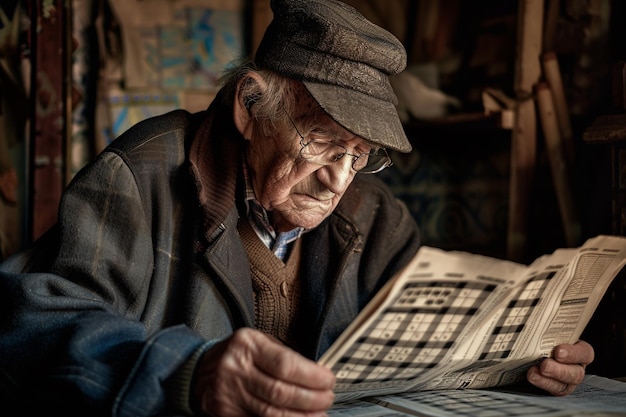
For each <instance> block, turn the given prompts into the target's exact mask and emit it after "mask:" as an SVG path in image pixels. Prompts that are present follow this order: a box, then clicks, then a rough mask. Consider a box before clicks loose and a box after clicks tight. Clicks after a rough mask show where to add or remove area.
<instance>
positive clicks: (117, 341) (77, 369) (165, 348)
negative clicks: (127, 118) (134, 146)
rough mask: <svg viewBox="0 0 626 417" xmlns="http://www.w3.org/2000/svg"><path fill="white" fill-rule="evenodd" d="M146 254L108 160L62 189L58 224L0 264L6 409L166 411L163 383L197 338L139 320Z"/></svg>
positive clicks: (146, 235) (126, 174)
mask: <svg viewBox="0 0 626 417" xmlns="http://www.w3.org/2000/svg"><path fill="white" fill-rule="evenodd" d="M153 257H154V248H153V245H152V231H151V224H150V216H149V215H147V213H146V205H145V203H144V202H142V201H141V199H140V198H139V191H138V189H137V185H136V183H135V180H134V176H133V173H132V172H131V170H130V169H129V168H128V167H127V166H126V164H125V163H124V161H123V160H122V159H121V158H119V157H118V156H115V155H112V154H108V155H105V157H103V158H100V159H99V160H98V161H97V162H96V163H94V164H93V165H92V166H90V167H88V168H87V169H85V170H84V172H83V173H81V174H80V175H79V176H77V178H75V181H74V182H73V183H72V184H71V185H70V186H69V188H68V190H67V191H66V193H65V194H64V197H63V201H62V203H61V207H60V210H59V222H58V224H57V225H56V226H55V227H54V228H53V229H52V230H51V231H50V232H49V233H48V234H47V235H46V236H44V237H43V238H42V239H41V240H40V241H39V242H37V243H36V244H35V245H34V246H33V247H32V248H30V249H29V250H26V251H24V252H23V253H20V254H17V255H15V256H14V257H13V258H11V259H9V260H8V261H6V262H5V263H4V264H3V265H2V266H1V267H0V394H1V396H2V398H1V399H2V401H3V408H4V407H5V404H7V401H9V402H10V401H21V402H20V403H19V406H18V409H22V410H23V411H24V413H26V412H27V411H28V408H35V410H34V413H35V414H36V415H48V416H52V415H64V416H73V415H81V416H85V415H89V416H99V415H113V416H133V417H138V416H148V415H157V414H160V415H162V414H164V413H166V412H167V411H168V407H169V404H168V401H169V400H168V398H167V394H166V389H165V388H164V387H165V385H166V384H165V381H167V380H168V378H170V377H171V376H172V375H173V374H175V372H176V370H177V369H178V368H179V367H180V366H181V365H182V364H183V363H185V361H186V360H187V359H188V358H189V357H190V356H191V355H192V354H193V353H194V352H195V351H196V350H197V349H198V348H199V347H200V346H201V345H202V344H203V343H204V342H205V341H204V340H203V339H202V338H201V337H200V336H199V335H197V334H196V333H194V332H193V331H192V330H190V329H189V328H188V327H185V326H182V325H179V326H171V327H167V326H166V327H161V326H160V325H155V324H154V323H155V322H158V321H159V320H161V319H158V318H156V319H155V318H154V317H147V316H148V315H149V314H148V313H147V311H148V310H146V307H145V306H146V303H147V300H148V299H149V293H150V291H155V288H154V285H155V284H154V282H153V281H154V280H155V277H154V276H153V263H154V260H153ZM157 288H158V289H160V288H161V287H157ZM150 312H151V313H150V315H154V314H153V311H152V310H150ZM146 320H152V322H151V323H152V324H151V325H150V326H147V325H146V324H145V322H146ZM22 400H23V401H22ZM36 407H43V408H40V409H37V408H36ZM31 411H33V410H31Z"/></svg>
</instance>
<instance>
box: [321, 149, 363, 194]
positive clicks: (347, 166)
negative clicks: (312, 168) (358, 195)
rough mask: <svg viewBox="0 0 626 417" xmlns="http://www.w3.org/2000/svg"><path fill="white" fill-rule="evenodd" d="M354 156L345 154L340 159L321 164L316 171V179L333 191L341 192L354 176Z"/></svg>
mask: <svg viewBox="0 0 626 417" xmlns="http://www.w3.org/2000/svg"><path fill="white" fill-rule="evenodd" d="M353 160H354V158H353V157H352V156H350V155H345V156H344V157H343V158H341V159H340V160H338V161H336V162H333V163H332V164H328V165H325V166H323V167H322V168H320V169H319V170H318V171H317V176H318V179H319V180H320V181H321V182H322V183H323V184H324V185H325V186H326V187H327V188H328V189H329V190H330V191H332V192H333V193H335V194H342V193H343V192H344V191H345V190H346V188H348V185H350V183H351V182H352V179H353V178H354V174H355V172H354V170H353V169H352V162H353Z"/></svg>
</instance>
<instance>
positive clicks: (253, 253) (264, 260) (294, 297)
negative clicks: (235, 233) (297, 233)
mask: <svg viewBox="0 0 626 417" xmlns="http://www.w3.org/2000/svg"><path fill="white" fill-rule="evenodd" d="M238 230H239V233H240V235H241V238H242V240H243V243H244V246H245V248H246V251H247V252H248V258H249V261H250V270H251V272H252V289H253V291H254V321H255V327H256V328H257V329H259V330H261V331H262V332H264V333H267V334H271V335H272V336H274V337H276V338H277V339H279V340H280V341H282V342H283V343H285V344H286V345H287V346H290V347H292V348H297V346H295V343H294V341H295V337H294V332H295V329H294V323H296V317H297V315H298V306H299V304H300V285H299V269H300V259H301V246H302V245H301V240H300V239H297V240H296V241H295V242H294V246H293V248H292V249H291V253H290V254H289V258H288V259H287V262H286V263H284V262H283V261H281V260H280V259H279V258H277V257H276V256H275V255H274V253H272V251H271V250H270V249H269V248H268V247H267V246H265V245H264V244H263V242H262V241H261V240H260V239H259V237H258V236H257V235H256V233H255V232H254V230H253V229H252V227H251V226H250V224H249V223H248V221H247V219H244V218H242V219H241V220H240V221H239V224H238Z"/></svg>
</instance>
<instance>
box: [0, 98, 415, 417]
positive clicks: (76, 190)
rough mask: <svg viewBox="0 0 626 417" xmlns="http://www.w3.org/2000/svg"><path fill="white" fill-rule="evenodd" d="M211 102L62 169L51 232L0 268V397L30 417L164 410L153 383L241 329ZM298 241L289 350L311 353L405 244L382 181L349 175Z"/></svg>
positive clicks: (246, 287) (402, 259) (224, 125)
mask: <svg viewBox="0 0 626 417" xmlns="http://www.w3.org/2000/svg"><path fill="white" fill-rule="evenodd" d="M219 103H220V99H219V96H218V98H217V99H216V100H215V101H214V104H212V105H211V107H210V108H209V110H208V111H206V112H201V113H198V114H194V115H191V114H189V113H187V112H185V111H174V112H172V113H169V114H167V115H164V116H161V117H156V118H152V119H149V120H146V121H144V122H141V123H139V124H138V125H137V126H135V127H133V128H131V129H130V130H129V131H128V132H126V133H125V134H123V135H122V136H121V137H120V138H119V139H118V140H116V141H114V142H113V143H112V144H111V145H110V146H109V147H108V148H107V149H106V150H105V151H104V152H103V153H102V154H101V155H99V157H98V158H97V159H96V160H95V161H94V162H92V163H91V164H89V165H88V166H87V167H85V168H84V169H83V170H82V171H81V172H80V173H78V174H77V175H76V177H75V178H74V179H73V181H72V183H71V184H70V185H69V186H68V188H67V190H66V191H65V193H64V195H63V198H62V201H61V205H60V209H59V218H58V222H57V224H56V225H55V226H54V227H53V228H52V229H51V230H50V231H49V232H48V233H47V234H46V235H45V236H43V237H42V238H41V239H40V240H39V241H37V242H36V243H35V245H33V246H32V247H31V248H29V249H28V250H26V251H24V252H23V253H20V254H18V255H16V256H14V257H12V258H11V259H9V260H7V261H6V262H5V263H4V264H3V265H2V267H1V271H0V313H1V314H0V320H1V322H0V390H1V391H2V393H3V397H7V398H3V403H4V401H7V400H8V399H16V398H21V397H24V398H26V399H27V403H21V405H20V408H26V407H27V405H33V404H41V405H42V406H43V409H44V410H46V414H42V415H54V414H55V413H58V414H62V415H64V416H69V415H81V416H88V415H100V414H104V415H111V414H112V415H115V416H147V415H155V414H163V413H167V412H168V406H169V405H168V399H167V396H166V392H167V390H166V389H165V388H164V387H165V386H166V384H167V381H168V378H170V376H171V375H172V374H173V373H174V371H176V370H177V368H178V367H179V366H180V365H181V364H182V363H183V362H184V361H185V360H186V359H187V358H188V357H189V356H190V355H191V354H192V353H193V352H194V351H195V350H196V349H197V348H198V347H199V346H201V345H202V344H203V343H206V342H207V341H218V340H220V339H223V338H225V337H227V336H228V335H230V334H231V333H232V332H233V331H234V330H235V329H237V328H239V327H242V326H249V327H254V306H253V297H252V285H251V278H250V270H249V266H248V261H247V256H246V251H245V249H244V247H243V244H242V242H241V239H240V238H239V235H238V233H237V227H236V225H237V219H238V213H239V209H240V207H239V203H238V199H237V197H238V196H239V195H241V194H240V193H239V192H238V190H240V187H241V186H242V184H241V183H240V181H241V178H240V175H239V173H240V172H241V171H240V162H241V152H242V146H244V145H243V144H244V140H243V138H242V137H241V135H240V134H239V133H238V132H237V130H236V129H235V127H234V124H233V122H232V113H231V112H229V111H228V109H227V108H225V107H224V106H222V105H220V104H219ZM213 120H216V121H219V122H217V123H213ZM302 239H303V261H302V267H301V279H302V282H303V284H302V285H303V288H302V302H303V309H304V310H303V311H304V312H305V314H303V318H302V323H301V325H300V328H301V329H302V330H303V331H302V335H301V340H302V342H303V343H302V344H301V345H302V346H307V347H308V348H307V349H306V350H305V351H302V353H303V354H304V355H305V356H307V357H309V358H313V359H316V358H319V356H320V355H321V354H322V353H323V352H324V351H325V350H326V349H327V348H328V347H329V346H330V344H331V343H332V342H333V340H335V339H336V338H337V337H338V336H339V334H340V333H341V331H342V330H343V329H345V327H346V326H347V325H348V324H349V323H350V322H351V321H352V320H353V319H354V317H355V316H356V314H357V313H358V311H359V310H360V309H361V308H362V307H363V306H364V305H365V304H366V302H367V301H368V300H369V299H370V298H371V297H372V295H373V294H374V293H375V292H376V291H377V290H378V289H379V288H380V287H381V286H382V284H383V283H384V282H385V281H386V280H387V279H388V278H389V277H391V276H392V274H393V273H394V272H396V271H397V270H398V269H399V268H400V267H401V266H403V265H405V264H406V263H407V262H408V260H409V259H410V258H411V256H412V255H413V254H414V253H415V251H416V250H417V247H418V244H419V236H418V232H417V227H416V225H415V223H414V221H413V219H412V218H411V216H410V214H409V212H408V211H407V209H406V208H405V206H404V205H403V204H401V203H399V202H398V201H396V199H395V198H394V196H393V195H392V194H391V192H390V191H389V189H388V188H387V187H386V186H385V185H383V183H382V182H380V181H379V180H378V179H376V178H375V177H374V176H371V175H362V176H361V175H357V176H356V178H355V180H354V182H353V183H352V185H351V186H350V188H349V190H348V191H347V192H346V194H345V196H344V197H343V199H342V201H341V202H340V204H339V205H338V207H337V209H336V210H335V212H334V213H333V214H332V215H331V216H330V217H329V218H327V219H326V220H325V221H324V222H323V223H322V224H321V225H320V226H319V227H318V228H317V229H315V230H313V231H310V232H308V233H306V234H305V235H304V236H303V237H302ZM5 404H6V403H5ZM40 415H41V414H40Z"/></svg>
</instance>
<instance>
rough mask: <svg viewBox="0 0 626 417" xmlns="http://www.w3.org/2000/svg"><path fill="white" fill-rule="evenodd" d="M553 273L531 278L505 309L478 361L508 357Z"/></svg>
mask: <svg viewBox="0 0 626 417" xmlns="http://www.w3.org/2000/svg"><path fill="white" fill-rule="evenodd" d="M554 274H555V272H549V273H542V274H538V275H535V276H533V277H531V278H530V279H529V280H528V282H527V284H526V286H524V287H523V288H522V289H521V290H520V291H519V293H518V294H516V295H515V296H514V297H513V300H512V301H511V302H510V303H509V305H508V306H507V307H506V309H505V310H504V312H503V313H502V316H501V317H500V319H499V320H498V323H497V324H496V327H495V328H494V330H493V333H492V334H491V336H490V337H489V340H488V341H487V344H486V345H485V348H484V349H483V352H482V353H481V355H480V357H479V358H480V359H481V360H482V359H485V360H488V359H504V358H507V357H509V355H510V354H511V349H512V348H513V345H514V344H515V341H516V340H517V337H518V336H519V334H520V333H521V332H522V329H524V326H525V324H526V322H527V321H528V317H529V316H530V313H531V312H532V308H533V307H534V306H536V305H537V303H538V302H539V300H540V299H541V295H542V294H543V292H544V291H545V289H546V286H547V285H548V282H550V280H551V279H552V277H554Z"/></svg>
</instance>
